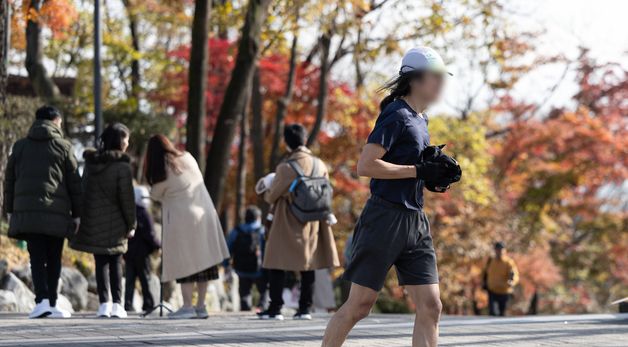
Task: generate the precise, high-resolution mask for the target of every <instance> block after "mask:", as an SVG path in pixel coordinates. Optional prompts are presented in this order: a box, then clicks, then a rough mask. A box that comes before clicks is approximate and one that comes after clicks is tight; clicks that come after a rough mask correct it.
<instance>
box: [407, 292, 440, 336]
mask: <svg viewBox="0 0 628 347" xmlns="http://www.w3.org/2000/svg"><path fill="white" fill-rule="evenodd" d="M406 291H407V292H408V294H409V295H410V297H411V298H412V301H413V302H414V304H415V306H416V318H415V320H414V332H413V334H412V347H436V346H437V344H438V321H439V319H440V313H441V310H442V307H443V305H442V303H441V301H440V290H439V289H438V284H426V285H419V286H406Z"/></svg>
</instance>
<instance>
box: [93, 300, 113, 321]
mask: <svg viewBox="0 0 628 347" xmlns="http://www.w3.org/2000/svg"><path fill="white" fill-rule="evenodd" d="M96 316H97V317H102V318H109V317H111V303H110V302H103V303H102V304H100V306H99V307H98V313H96Z"/></svg>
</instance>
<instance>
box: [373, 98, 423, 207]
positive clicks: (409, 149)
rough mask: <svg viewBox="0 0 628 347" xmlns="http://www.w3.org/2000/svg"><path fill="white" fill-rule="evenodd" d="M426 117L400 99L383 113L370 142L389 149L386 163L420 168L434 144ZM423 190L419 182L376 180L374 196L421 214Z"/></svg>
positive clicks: (421, 183)
mask: <svg viewBox="0 0 628 347" xmlns="http://www.w3.org/2000/svg"><path fill="white" fill-rule="evenodd" d="M424 117H425V116H424ZM424 117H421V116H420V115H419V114H417V113H416V112H414V110H412V108H411V107H410V106H409V105H408V104H407V103H406V102H405V101H404V100H402V99H397V100H395V101H393V102H392V103H390V104H389V105H388V106H386V108H385V109H384V110H383V111H382V112H381V113H380V115H379V117H378V118H377V122H376V123H375V128H373V131H372V132H371V134H370V135H369V137H368V140H367V142H368V143H375V144H379V145H381V146H382V147H384V148H385V149H386V154H384V156H383V157H382V160H384V161H386V162H389V163H392V164H398V165H414V164H417V163H418V162H419V160H420V155H421V153H422V152H423V150H424V149H425V147H427V146H429V144H430V135H429V134H428V132H427V118H426V117H425V118H424ZM423 186H424V183H423V181H422V180H419V179H416V178H404V179H377V178H373V179H371V194H372V195H375V196H378V197H380V198H382V199H384V200H386V201H388V202H392V203H395V204H399V205H403V206H405V207H406V208H408V209H411V210H421V209H422V208H423Z"/></svg>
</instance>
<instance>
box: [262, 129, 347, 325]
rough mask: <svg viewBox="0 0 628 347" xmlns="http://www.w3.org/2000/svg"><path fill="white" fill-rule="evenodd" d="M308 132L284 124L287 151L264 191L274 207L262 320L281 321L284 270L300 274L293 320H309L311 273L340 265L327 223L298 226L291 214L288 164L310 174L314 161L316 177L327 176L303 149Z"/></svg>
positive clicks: (322, 166)
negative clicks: (266, 302) (266, 300)
mask: <svg viewBox="0 0 628 347" xmlns="http://www.w3.org/2000/svg"><path fill="white" fill-rule="evenodd" d="M306 138H307V133H306V131H305V128H304V127H303V126H302V125H300V124H291V125H287V126H286V127H285V130H284V142H285V144H286V147H287V148H288V150H289V151H290V154H289V155H288V156H287V158H286V159H285V160H284V161H283V162H282V163H280V164H279V165H278V166H277V168H276V170H275V172H276V175H275V178H274V180H273V182H272V184H271V185H270V187H269V188H268V190H267V191H266V192H265V195H264V198H265V200H266V201H267V202H268V203H270V204H271V205H273V206H274V213H273V215H274V217H273V222H272V225H271V227H270V230H269V232H268V240H267V243H266V253H265V255H264V264H263V267H264V268H265V269H268V270H269V285H270V288H269V289H270V290H269V292H270V300H271V302H270V305H269V307H268V310H266V311H264V312H261V313H259V317H260V318H262V319H279V320H281V319H283V316H282V315H281V308H282V306H283V300H282V292H283V283H284V279H285V275H286V271H298V272H300V273H301V297H300V299H299V310H298V311H297V313H296V314H295V316H294V318H295V319H311V315H310V313H309V309H310V306H311V305H312V294H313V287H314V270H317V269H324V268H332V267H335V266H339V264H340V263H339V261H338V252H337V251H336V242H335V240H334V235H333V233H332V230H331V226H330V225H329V224H328V223H327V221H326V220H323V221H316V222H309V223H305V224H303V223H301V222H300V221H299V220H297V218H296V217H295V216H294V215H293V214H292V212H291V211H290V194H289V192H288V190H289V188H290V185H291V184H292V182H293V181H294V179H295V178H296V177H297V173H296V172H295V171H294V170H293V169H292V168H291V167H290V165H289V164H288V161H292V160H294V161H296V162H297V163H298V164H299V166H300V167H301V168H302V170H303V172H305V173H310V172H311V171H312V166H313V163H314V160H318V161H319V163H318V165H317V167H318V170H319V172H318V173H316V175H317V176H325V177H327V176H328V175H329V174H328V171H327V166H326V165H325V164H324V163H323V162H322V161H321V160H320V159H319V158H317V157H315V156H314V155H312V152H311V151H310V150H309V149H308V148H307V147H305V140H306Z"/></svg>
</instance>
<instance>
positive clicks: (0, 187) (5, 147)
mask: <svg viewBox="0 0 628 347" xmlns="http://www.w3.org/2000/svg"><path fill="white" fill-rule="evenodd" d="M9 10H10V7H9V1H8V0H0V165H1V167H0V182H4V176H5V174H6V172H5V170H4V169H5V165H6V162H7V159H8V157H9V152H10V148H11V146H12V143H9V141H11V127H10V126H9V124H10V120H9V113H8V112H7V94H6V91H7V85H8V77H9V76H8V71H7V65H8V62H9V58H8V55H9V28H10V25H9V21H10V20H11V19H10V18H11V16H10V14H9ZM3 204H4V184H2V183H0V218H1V217H2V213H3V212H4V209H3Z"/></svg>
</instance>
